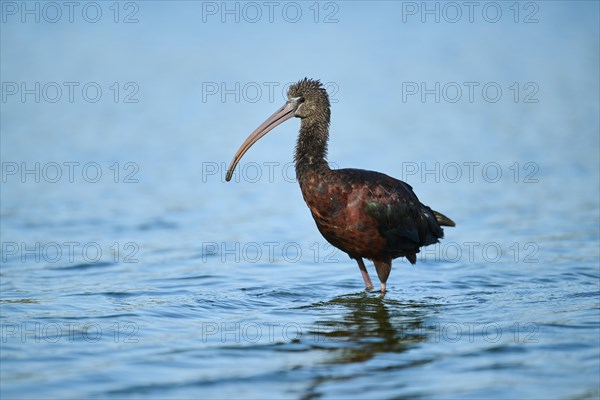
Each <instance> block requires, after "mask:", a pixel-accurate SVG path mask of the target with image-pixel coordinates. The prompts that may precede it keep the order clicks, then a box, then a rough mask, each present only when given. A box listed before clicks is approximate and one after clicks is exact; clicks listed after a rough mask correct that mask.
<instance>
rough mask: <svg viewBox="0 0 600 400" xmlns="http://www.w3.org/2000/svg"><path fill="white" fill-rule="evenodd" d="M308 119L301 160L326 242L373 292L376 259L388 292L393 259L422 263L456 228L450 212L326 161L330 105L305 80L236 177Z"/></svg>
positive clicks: (304, 186) (299, 169) (398, 185)
mask: <svg viewBox="0 0 600 400" xmlns="http://www.w3.org/2000/svg"><path fill="white" fill-rule="evenodd" d="M292 117H296V118H300V121H301V122H300V133H299V135H298V140H297V143H296V152H295V154H294V160H295V163H296V177H297V179H298V182H299V183H300V189H301V191H302V196H303V197H304V201H305V202H306V204H307V205H308V208H309V209H310V212H311V213H312V216H313V218H314V220H315V222H316V224H317V228H318V229H319V231H320V232H321V234H322V235H323V237H325V239H326V240H327V241H328V242H329V243H331V244H332V245H334V246H335V247H337V248H338V249H340V250H342V251H344V252H346V253H347V254H348V255H349V256H350V258H353V259H355V260H356V262H357V263H358V267H359V268H360V272H361V274H362V277H363V279H364V281H365V285H366V288H367V290H371V289H373V283H372V282H371V278H370V277H369V273H368V272H367V269H366V267H365V263H364V262H363V258H367V259H369V260H372V261H373V264H374V265H375V269H376V270H377V276H378V277H379V281H380V282H381V292H382V293H385V290H386V282H387V279H388V276H389V275H390V271H391V269H392V260H393V259H394V258H398V257H406V258H407V259H408V261H410V263H411V264H414V263H416V262H417V253H418V252H419V248H420V247H422V246H427V245H430V244H433V243H437V242H438V239H440V238H442V237H443V236H444V231H443V230H442V228H441V226H454V225H455V224H454V222H453V221H452V220H451V219H450V218H448V217H446V216H444V215H443V214H441V213H439V212H437V211H434V210H432V209H431V208H429V207H427V206H426V205H424V204H422V203H421V202H420V201H419V199H418V198H417V196H416V195H415V193H414V192H413V191H412V187H411V186H410V185H408V184H407V183H404V182H402V181H399V180H397V179H394V178H392V177H390V176H387V175H385V174H382V173H379V172H373V171H365V170H362V169H337V170H332V169H330V168H329V164H328V163H327V161H326V156H327V141H328V140H329V119H330V106H329V96H328V95H327V91H326V90H325V88H323V86H322V85H321V83H320V82H319V81H318V80H312V79H308V78H304V79H302V80H301V81H299V82H297V83H295V84H293V85H291V86H290V88H289V90H288V101H287V102H286V103H285V104H284V105H283V106H282V107H281V108H279V109H278V110H277V111H276V112H275V113H274V114H273V115H271V116H270V117H269V118H268V119H267V120H266V121H265V122H263V123H262V124H261V125H260V126H259V127H258V128H257V129H256V130H255V131H254V132H252V133H251V134H250V136H248V138H247V139H246V140H245V141H244V143H242V145H241V146H240V148H239V149H238V151H237V152H236V153H235V156H234V157H233V160H232V161H231V165H230V166H229V169H228V171H227V176H226V180H227V181H229V180H231V176H232V174H233V171H234V170H235V167H236V165H237V164H238V162H239V161H240V159H241V158H242V156H243V155H244V154H245V153H246V151H248V149H249V148H250V147H251V146H252V145H253V144H254V143H256V142H257V141H258V140H259V139H260V138H262V137H263V136H264V135H266V134H267V133H268V132H269V131H271V130H272V129H273V128H275V127H276V126H278V125H279V124H281V123H283V122H284V121H286V120H288V119H290V118H292Z"/></svg>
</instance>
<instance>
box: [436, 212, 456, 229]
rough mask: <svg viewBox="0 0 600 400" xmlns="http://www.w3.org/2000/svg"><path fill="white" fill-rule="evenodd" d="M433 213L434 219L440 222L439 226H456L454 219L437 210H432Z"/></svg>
mask: <svg viewBox="0 0 600 400" xmlns="http://www.w3.org/2000/svg"><path fill="white" fill-rule="evenodd" d="M433 214H434V215H435V219H436V221H437V223H438V224H440V226H456V224H455V223H454V221H452V220H451V219H450V218H448V217H446V216H445V215H444V214H442V213H441V212H437V211H435V210H433Z"/></svg>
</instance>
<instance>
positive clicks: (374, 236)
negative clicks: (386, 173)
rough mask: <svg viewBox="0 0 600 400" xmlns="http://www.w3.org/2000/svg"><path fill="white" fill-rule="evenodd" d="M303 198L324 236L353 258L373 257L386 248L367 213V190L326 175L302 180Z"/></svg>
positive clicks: (309, 174)
mask: <svg viewBox="0 0 600 400" xmlns="http://www.w3.org/2000/svg"><path fill="white" fill-rule="evenodd" d="M300 188H301V190H302V196H303V197H304V201H305V202H306V204H307V206H308V208H309V209H310V211H311V213H312V216H313V218H314V220H315V222H316V224H317V227H318V228H319V231H320V232H321V234H322V235H323V236H324V237H325V239H327V241H328V242H329V243H331V244H333V245H334V246H336V247H337V248H339V249H341V250H343V251H345V252H346V253H348V254H350V256H352V257H365V258H372V257H373V255H375V254H378V253H379V252H380V250H381V249H382V248H383V247H384V246H385V239H384V238H382V237H381V235H380V234H379V231H378V229H377V228H378V226H377V221H375V220H374V219H373V218H372V217H371V216H369V215H368V214H367V213H366V212H365V204H364V197H365V196H364V194H365V193H363V192H364V191H366V190H368V188H366V187H364V186H360V185H358V186H357V185H353V184H352V183H351V182H347V181H344V180H343V179H339V178H336V177H335V176H328V175H323V174H316V173H308V174H306V175H305V176H304V177H303V179H301V180H300Z"/></svg>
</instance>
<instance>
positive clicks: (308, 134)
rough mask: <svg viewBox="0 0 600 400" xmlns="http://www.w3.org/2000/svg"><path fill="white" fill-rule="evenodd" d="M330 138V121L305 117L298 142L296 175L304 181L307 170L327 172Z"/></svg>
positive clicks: (295, 158) (299, 179)
mask: <svg viewBox="0 0 600 400" xmlns="http://www.w3.org/2000/svg"><path fill="white" fill-rule="evenodd" d="M328 140H329V121H310V120H307V119H303V120H302V122H301V124H300V134H299V135H298V141H297V142H296V153H295V154H294V160H295V161H296V177H297V179H298V181H300V182H301V181H302V180H303V179H304V177H305V176H306V173H307V172H317V173H327V172H328V171H329V170H330V169H329V164H327V159H326V158H327V141H328Z"/></svg>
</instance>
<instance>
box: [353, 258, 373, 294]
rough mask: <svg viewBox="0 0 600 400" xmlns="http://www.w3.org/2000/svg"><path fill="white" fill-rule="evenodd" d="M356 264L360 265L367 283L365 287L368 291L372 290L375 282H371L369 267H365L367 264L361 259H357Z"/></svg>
mask: <svg viewBox="0 0 600 400" xmlns="http://www.w3.org/2000/svg"><path fill="white" fill-rule="evenodd" d="M356 262H357V263H358V268H360V273H361V275H362V277H363V280H364V281H365V286H366V287H367V288H366V289H367V290H372V289H373V282H371V277H370V276H369V272H367V267H365V263H364V262H363V260H362V258H360V257H359V258H357V259H356Z"/></svg>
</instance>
